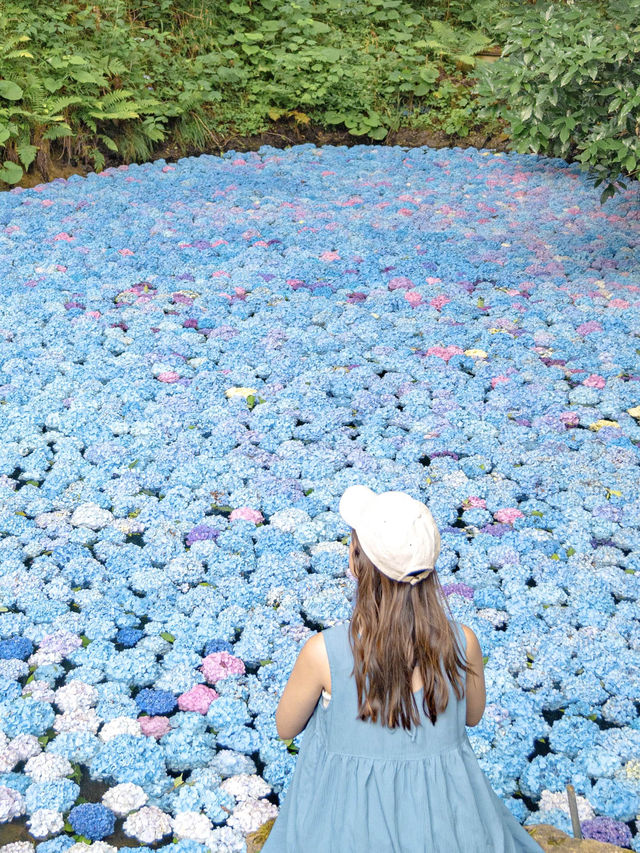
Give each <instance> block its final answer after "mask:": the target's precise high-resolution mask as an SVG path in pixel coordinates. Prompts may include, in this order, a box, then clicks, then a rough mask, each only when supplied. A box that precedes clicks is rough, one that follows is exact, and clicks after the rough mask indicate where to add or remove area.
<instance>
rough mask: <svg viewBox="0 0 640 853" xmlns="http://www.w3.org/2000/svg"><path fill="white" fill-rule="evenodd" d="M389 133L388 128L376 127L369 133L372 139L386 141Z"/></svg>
mask: <svg viewBox="0 0 640 853" xmlns="http://www.w3.org/2000/svg"><path fill="white" fill-rule="evenodd" d="M388 132H389V131H388V130H387V128H386V127H374V128H372V129H371V130H370V131H369V136H370V137H371V138H372V139H384V138H385V137H386V135H387V133H388Z"/></svg>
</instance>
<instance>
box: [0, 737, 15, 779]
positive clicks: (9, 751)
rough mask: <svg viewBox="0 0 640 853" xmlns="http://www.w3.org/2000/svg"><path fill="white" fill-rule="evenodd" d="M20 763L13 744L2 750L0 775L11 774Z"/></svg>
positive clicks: (0, 751) (0, 754)
mask: <svg viewBox="0 0 640 853" xmlns="http://www.w3.org/2000/svg"><path fill="white" fill-rule="evenodd" d="M19 761H20V755H19V754H18V750H17V749H14V748H13V747H12V746H11V744H9V746H5V748H4V749H3V750H0V773H11V771H12V770H13V768H14V767H15V766H16V764H17V763H18V762H19Z"/></svg>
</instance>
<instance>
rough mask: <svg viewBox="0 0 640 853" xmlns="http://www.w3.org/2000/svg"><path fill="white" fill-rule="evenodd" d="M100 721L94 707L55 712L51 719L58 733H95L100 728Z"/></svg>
mask: <svg viewBox="0 0 640 853" xmlns="http://www.w3.org/2000/svg"><path fill="white" fill-rule="evenodd" d="M100 723H101V720H100V718H99V717H98V715H97V714H96V712H95V709H94V708H76V710H75V711H67V712H66V713H65V714H57V715H56V718H55V720H54V721H53V728H54V729H55V730H56V731H57V732H58V733H59V734H60V733H62V732H91V734H95V733H96V732H97V731H98V729H99V728H100Z"/></svg>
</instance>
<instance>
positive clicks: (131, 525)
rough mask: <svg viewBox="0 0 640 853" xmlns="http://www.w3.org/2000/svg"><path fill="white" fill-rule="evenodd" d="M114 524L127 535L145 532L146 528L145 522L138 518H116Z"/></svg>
mask: <svg viewBox="0 0 640 853" xmlns="http://www.w3.org/2000/svg"><path fill="white" fill-rule="evenodd" d="M113 526H114V527H115V528H116V529H117V530H119V531H120V533H123V534H124V535H125V536H131V535H132V534H135V533H144V530H145V524H144V523H143V522H142V521H138V520H137V518H116V520H115V521H114V522H113Z"/></svg>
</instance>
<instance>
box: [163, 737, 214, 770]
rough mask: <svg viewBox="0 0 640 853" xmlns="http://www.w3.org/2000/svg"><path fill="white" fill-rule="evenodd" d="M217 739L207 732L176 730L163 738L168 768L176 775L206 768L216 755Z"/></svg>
mask: <svg viewBox="0 0 640 853" xmlns="http://www.w3.org/2000/svg"><path fill="white" fill-rule="evenodd" d="M215 743H216V741H215V737H214V736H213V735H212V734H208V733H205V732H201V733H197V732H194V733H190V732H185V731H183V730H182V729H174V730H173V731H171V732H169V733H168V734H166V735H164V737H163V738H162V749H163V750H164V753H165V758H166V763H167V768H168V769H169V770H172V771H174V772H176V773H179V772H181V771H183V770H190V769H192V768H194V767H205V766H206V765H207V764H209V762H210V761H211V759H212V758H213V756H214V754H215Z"/></svg>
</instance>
